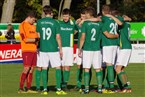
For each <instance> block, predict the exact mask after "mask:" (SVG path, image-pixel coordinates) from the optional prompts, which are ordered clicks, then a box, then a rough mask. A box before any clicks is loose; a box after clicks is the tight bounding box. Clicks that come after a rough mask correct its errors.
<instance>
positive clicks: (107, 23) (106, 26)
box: [102, 16, 118, 46]
mask: <svg viewBox="0 0 145 97" xmlns="http://www.w3.org/2000/svg"><path fill="white" fill-rule="evenodd" d="M102 23H103V27H102V32H103V33H104V32H105V31H107V32H109V33H110V34H116V33H117V29H118V25H117V23H116V22H115V21H114V20H113V19H112V18H110V17H107V16H103V17H102ZM117 45H118V39H111V38H107V37H106V36H105V35H104V34H103V35H102V46H117Z"/></svg>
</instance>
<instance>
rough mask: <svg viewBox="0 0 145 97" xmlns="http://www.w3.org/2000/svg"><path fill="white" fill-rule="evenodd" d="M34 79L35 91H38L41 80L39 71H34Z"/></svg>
mask: <svg viewBox="0 0 145 97" xmlns="http://www.w3.org/2000/svg"><path fill="white" fill-rule="evenodd" d="M35 78H36V89H37V90H39V89H40V79H41V71H40V70H36V73H35Z"/></svg>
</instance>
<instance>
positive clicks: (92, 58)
mask: <svg viewBox="0 0 145 97" xmlns="http://www.w3.org/2000/svg"><path fill="white" fill-rule="evenodd" d="M85 15H86V18H87V19H91V18H94V15H95V10H94V9H93V8H92V7H89V8H86V11H85ZM101 27H102V26H101V25H100V23H97V22H91V21H85V22H84V23H83V25H82V29H81V31H82V34H81V38H80V46H79V56H81V50H82V49H83V54H82V55H83V56H82V57H83V68H84V84H85V89H84V90H83V92H82V93H83V94H88V93H89V79H90V74H89V71H90V68H91V65H93V68H94V69H95V71H96V77H97V82H98V93H102V70H101V52H100V49H101V48H100V41H101Z"/></svg>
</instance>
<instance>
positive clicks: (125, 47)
mask: <svg viewBox="0 0 145 97" xmlns="http://www.w3.org/2000/svg"><path fill="white" fill-rule="evenodd" d="M123 17H124V18H128V20H131V18H129V17H128V16H125V15H124V16H123ZM129 33H130V24H129V23H128V22H124V23H123V25H122V27H121V29H120V43H121V44H120V50H119V54H118V58H117V63H116V69H115V70H116V73H117V76H118V78H119V79H120V81H121V83H122V86H123V90H122V92H123V93H126V92H127V93H129V92H131V86H130V82H129V81H128V78H127V75H126V73H125V71H124V68H125V67H127V65H128V62H129V59H130V56H131V51H132V50H131V49H132V46H131V42H130V38H129Z"/></svg>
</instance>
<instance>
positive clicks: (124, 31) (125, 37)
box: [120, 22, 132, 49]
mask: <svg viewBox="0 0 145 97" xmlns="http://www.w3.org/2000/svg"><path fill="white" fill-rule="evenodd" d="M129 34H130V24H129V23H128V22H124V23H123V26H122V27H121V29H120V43H121V44H120V47H121V49H131V48H132V46H131V42H130V38H129Z"/></svg>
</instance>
